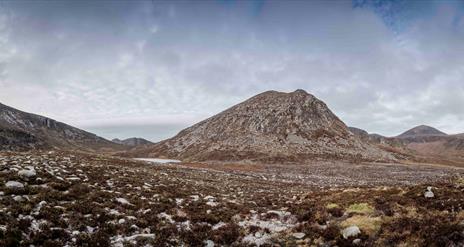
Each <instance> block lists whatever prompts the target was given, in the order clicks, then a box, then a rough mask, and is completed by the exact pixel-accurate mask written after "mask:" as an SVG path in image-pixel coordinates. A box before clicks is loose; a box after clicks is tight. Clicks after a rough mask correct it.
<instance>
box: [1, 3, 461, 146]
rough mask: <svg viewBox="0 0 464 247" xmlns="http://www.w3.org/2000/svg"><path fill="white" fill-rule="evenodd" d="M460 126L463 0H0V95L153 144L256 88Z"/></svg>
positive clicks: (384, 115) (410, 121) (399, 120)
mask: <svg viewBox="0 0 464 247" xmlns="http://www.w3.org/2000/svg"><path fill="white" fill-rule="evenodd" d="M298 88H302V89H304V90H306V91H308V92H310V93H312V94H314V95H315V96H316V97H318V98H319V99H321V100H323V101H325V102H326V103H327V104H328V106H329V107H330V108H331V109H332V111H334V112H335V113H336V114H337V115H338V116H339V117H340V118H341V119H342V120H343V121H344V122H345V123H346V124H348V125H350V126H356V127H360V128H363V129H365V130H367V131H369V132H375V133H380V134H383V135H387V136H391V135H397V134H399V133H400V132H402V131H404V130H406V129H408V128H410V127H413V126H415V125H419V124H428V125H432V126H435V127H438V128H440V129H441V130H443V131H445V132H448V133H462V132H464V1H445V0H440V1H409V0H407V1H406V0H405V1H401V0H399V1H392V2H388V1H354V2H351V1H320V2H318V1H314V0H312V1H277V0H268V1H267V0H255V1H254V0H250V1H233V0H219V1H206V0H205V1H192V2H187V1H186V2H183V1H127V2H125V1H122V0H118V1H113V2H112V1H48V2H46V1H25V0H23V1H4V0H3V1H0V102H1V103H3V104H7V105H10V106H13V107H15V108H18V109H21V110H24V111H28V112H34V113H38V114H41V115H45V116H48V117H51V118H54V119H57V120H59V121H63V122H66V123H69V124H71V125H74V126H77V127H80V128H83V129H85V130H89V131H92V132H95V133H96V134H99V135H101V136H104V137H106V138H115V137H119V138H127V137H132V136H139V137H144V138H147V139H150V140H152V141H157V140H160V139H163V138H167V137H170V136H172V135H174V134H175V133H177V132H178V131H179V130H181V129H182V128H184V127H187V126H189V125H191V124H193V123H195V122H197V121H199V120H202V119H204V118H206V117H208V116H211V115H213V114H216V113H218V112H220V111H222V110H224V109H225V108H227V107H230V106H232V105H234V104H236V103H239V102H241V101H243V100H245V99H247V98H249V97H251V96H253V95H255V94H257V93H260V92H262V91H265V90H271V89H272V90H279V91H287V92H289V91H294V90H295V89H298Z"/></svg>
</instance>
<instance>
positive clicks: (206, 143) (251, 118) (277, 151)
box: [144, 89, 388, 160]
mask: <svg viewBox="0 0 464 247" xmlns="http://www.w3.org/2000/svg"><path fill="white" fill-rule="evenodd" d="M146 151H147V152H146V153H145V154H144V155H149V156H153V157H161V156H163V157H168V158H177V159H187V160H243V159H245V160H246V159H258V160H279V159H281V160H302V159H308V158H317V157H334V158H349V157H358V158H364V159H371V160H375V159H380V158H385V157H387V156H388V154H386V153H385V152H382V151H380V150H378V149H376V148H375V147H373V146H371V145H369V144H366V143H363V142H362V141H360V140H359V139H357V138H355V137H354V135H353V134H352V133H351V132H350V131H349V130H348V128H347V126H346V125H345V124H344V123H343V122H342V121H341V120H340V119H339V118H338V117H337V116H335V114H333V113H332V111H331V110H330V109H329V108H328V107H327V105H326V104H325V103H324V102H322V101H320V100H319V99H317V98H316V97H314V96H313V95H311V94H309V93H307V92H305V91H304V90H301V89H300V90H296V91H294V92H291V93H283V92H277V91H267V92H264V93H261V94H258V95H256V96H254V97H252V98H250V99H248V100H246V101H244V102H242V103H240V104H237V105H235V106H233V107H231V108H229V109H227V110H225V111H223V112H221V113H219V114H217V115H215V116H213V117H210V118H208V119H206V120H204V121H202V122H200V123H198V124H195V125H193V126H192V127H190V128H187V129H184V130H183V131H181V132H180V133H179V134H178V135H176V136H175V137H173V138H171V139H168V140H166V141H163V142H160V143H157V144H155V145H153V146H152V147H151V148H150V149H147V150H146Z"/></svg>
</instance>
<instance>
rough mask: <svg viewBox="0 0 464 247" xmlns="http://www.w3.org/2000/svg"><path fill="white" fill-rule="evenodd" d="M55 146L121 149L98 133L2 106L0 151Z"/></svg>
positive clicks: (0, 111) (0, 112)
mask: <svg viewBox="0 0 464 247" xmlns="http://www.w3.org/2000/svg"><path fill="white" fill-rule="evenodd" d="M41 147H55V148H68V149H80V150H105V149H117V150H121V149H122V148H121V146H120V145H118V144H115V143H112V142H110V141H108V140H106V139H104V138H101V137H99V136H97V135H95V134H92V133H89V132H86V131H84V130H81V129H78V128H75V127H72V126H70V125H67V124H64V123H61V122H58V121H55V120H53V119H50V118H47V117H44V116H40V115H36V114H32V113H27V112H23V111H20V110H17V109H15V108H12V107H9V106H6V105H3V104H0V149H3V150H15V149H27V148H41Z"/></svg>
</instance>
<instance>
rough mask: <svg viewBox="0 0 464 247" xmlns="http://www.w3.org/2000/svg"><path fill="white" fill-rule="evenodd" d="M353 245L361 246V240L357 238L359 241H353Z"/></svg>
mask: <svg viewBox="0 0 464 247" xmlns="http://www.w3.org/2000/svg"><path fill="white" fill-rule="evenodd" d="M353 244H354V245H360V244H361V239H359V238H357V239H355V240H353Z"/></svg>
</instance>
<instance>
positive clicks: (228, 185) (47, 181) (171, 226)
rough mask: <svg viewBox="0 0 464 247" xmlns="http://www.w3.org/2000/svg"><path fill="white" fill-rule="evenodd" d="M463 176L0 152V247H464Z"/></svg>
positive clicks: (400, 168)
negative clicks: (167, 162)
mask: <svg viewBox="0 0 464 247" xmlns="http://www.w3.org/2000/svg"><path fill="white" fill-rule="evenodd" d="M463 176H464V170H463V169H459V168H451V167H437V166H426V165H400V164H349V163H343V162H313V163H308V164H287V165H243V164H217V163H216V164H205V163H201V164H191V163H188V164H172V165H153V164H149V163H145V162H141V161H132V160H126V159H118V158H112V157H107V156H96V155H86V154H80V153H61V152H50V153H48V152H43V153H41V152H37V153H1V154H0V246H31V245H34V246H464V211H463V210H462V209H463V206H464V179H463V178H462V177H463ZM429 186H430V187H431V188H429V189H430V190H431V191H432V192H433V193H426V191H427V187H429ZM424 194H426V195H427V196H430V198H426V197H425V196H424ZM432 196H433V197H432Z"/></svg>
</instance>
